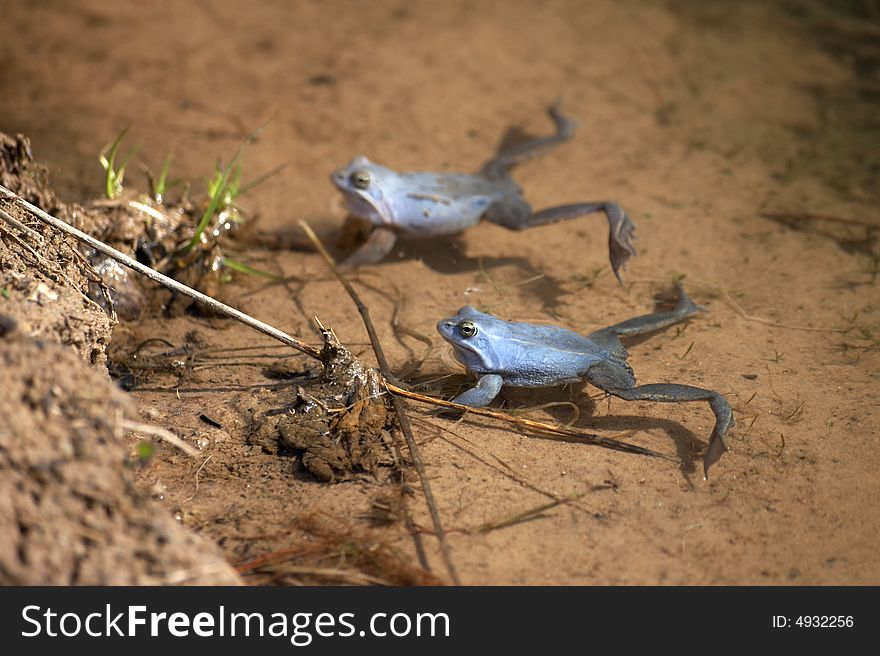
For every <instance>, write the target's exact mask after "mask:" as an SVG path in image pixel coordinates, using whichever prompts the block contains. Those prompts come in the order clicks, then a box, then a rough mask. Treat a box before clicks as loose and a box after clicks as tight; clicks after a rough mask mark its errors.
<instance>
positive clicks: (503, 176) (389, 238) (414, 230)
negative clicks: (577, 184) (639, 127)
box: [330, 105, 636, 280]
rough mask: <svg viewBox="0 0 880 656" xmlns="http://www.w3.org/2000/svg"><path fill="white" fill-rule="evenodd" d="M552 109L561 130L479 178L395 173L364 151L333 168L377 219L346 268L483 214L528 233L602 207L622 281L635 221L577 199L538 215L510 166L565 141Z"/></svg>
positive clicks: (359, 206)
mask: <svg viewBox="0 0 880 656" xmlns="http://www.w3.org/2000/svg"><path fill="white" fill-rule="evenodd" d="M548 111H549V114H550V117H551V118H552V119H553V121H554V123H555V124H556V134H554V135H550V136H546V137H538V138H535V139H531V140H528V141H526V142H524V143H520V144H518V145H516V146H513V147H510V148H506V149H502V150H501V151H500V152H499V153H498V154H497V155H496V156H495V157H494V158H492V159H491V160H489V161H488V162H486V163H485V164H484V165H483V167H482V169H481V170H480V171H479V173H477V174H475V175H469V174H464V173H433V172H412V173H397V172H396V171H393V170H392V169H389V168H387V167H385V166H381V165H379V164H376V163H374V162H371V161H370V160H369V159H367V158H366V157H363V156H359V157H355V158H354V159H353V160H352V161H351V162H349V163H348V165H346V166H345V167H343V168H341V169H339V170H337V171H334V172H333V174H332V175H331V178H330V179H331V180H332V181H333V184H335V185H336V187H337V188H338V189H339V191H341V192H342V194H343V196H344V198H345V203H346V206H347V208H348V210H349V212H351V213H352V214H353V215H354V216H355V217H357V218H358V219H361V220H363V221H367V222H369V223H371V224H372V231H371V232H370V234H369V237H368V238H367V241H366V242H365V243H364V244H363V245H362V246H361V247H360V248H358V249H357V250H356V251H355V252H354V253H352V254H351V255H350V256H349V257H348V258H347V259H346V260H345V261H344V262H343V263H342V265H343V266H344V267H355V266H359V265H362V264H372V263H375V262H379V261H380V260H382V258H384V257H385V256H386V255H387V254H388V253H389V252H390V251H391V249H392V248H393V247H394V244H395V242H396V240H397V237H398V235H405V236H408V237H436V236H440V235H450V234H455V233H458V232H461V231H463V230H465V229H467V228H469V227H471V226H474V225H476V224H477V223H479V222H480V220H482V219H486V220H487V221H490V222H492V223H496V224H498V225H501V226H504V227H505V228H509V229H510V230H525V229H526V228H532V227H535V226H540V225H546V224H548V223H556V222H557V221H563V220H566V219H573V218H576V217H578V216H582V215H585V214H592V213H594V212H604V213H605V215H606V217H607V218H608V223H609V226H610V232H609V236H608V248H609V255H610V259H611V267H612V269H613V270H614V274H615V275H616V276H617V279H618V280H620V270H621V269H622V268H623V267H624V266H625V265H626V262H627V260H629V258H630V257H631V256H633V255H635V254H636V251H635V248H633V244H632V240H633V231H634V230H635V224H634V223H633V222H632V220H631V219H630V218H629V216H627V214H626V213H625V212H624V211H623V210H622V209H621V208H620V206H619V205H618V204H617V203H614V202H611V201H598V202H589V203H573V204H568V205H559V206H556V207H550V208H548V209H545V210H541V211H539V212H534V211H533V210H532V208H531V206H530V205H529V204H528V203H527V202H526V201H525V199H524V198H523V196H522V190H521V189H520V188H519V186H517V184H516V182H514V180H513V178H512V177H511V176H510V170H511V169H512V168H513V167H514V166H516V165H517V164H519V163H521V162H523V161H524V160H527V159H530V158H532V157H534V156H535V155H537V154H538V153H540V152H542V151H545V150H547V149H548V148H551V147H553V146H556V145H558V144H560V143H562V142H564V141H567V140H568V139H570V138H571V136H572V135H573V134H574V128H575V126H574V123H573V122H572V121H571V120H570V119H569V118H567V117H566V116H564V115H563V114H562V112H561V111H560V110H559V107H558V106H556V105H554V106H553V107H551V108H550V109H549V110H548Z"/></svg>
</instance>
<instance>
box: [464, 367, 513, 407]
mask: <svg viewBox="0 0 880 656" xmlns="http://www.w3.org/2000/svg"><path fill="white" fill-rule="evenodd" d="M503 386H504V379H503V378H502V377H501V376H499V375H498V374H486V375H485V376H482V377H481V378H480V379H479V380H478V381H477V384H476V386H474V387H472V388H471V389H469V390H467V391H466V392H462V393H461V394H459V395H458V396H456V397H455V398H454V399H452V402H453V403H459V404H461V405H469V406H471V407H472V408H482V407H484V406H487V405H489V404H490V403H491V402H492V400H493V399H494V398H495V397H496V396H498V392H500V391H501V388H502V387H503Z"/></svg>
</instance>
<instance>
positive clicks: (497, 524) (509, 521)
mask: <svg viewBox="0 0 880 656" xmlns="http://www.w3.org/2000/svg"><path fill="white" fill-rule="evenodd" d="M585 494H586V492H580V493H577V494H570V495H568V496H567V497H563V498H561V499H556V500H554V501H551V502H549V503H544V504H541V505H540V506H536V507H535V508H531V509H529V510H524V511H522V512H518V513H516V514H514V515H510V516H508V517H505V518H504V519H499V520H495V521H492V522H486V523H485V524H481V525H480V526H477V527H476V528H472V529H469V530H468V531H467V532H468V533H488V532H489V531H494V530H496V529H499V528H507V527H508V526H513V525H514V524H520V523H522V522H525V521H527V520H529V519H533V518H535V517H537V516H538V515H540V514H541V513H543V512H546V511H548V510H552V509H553V508H556V507H557V506H561V505H562V504H563V503H566V502H568V501H577V500H578V499H580V498H581V497H583V496H584V495H585Z"/></svg>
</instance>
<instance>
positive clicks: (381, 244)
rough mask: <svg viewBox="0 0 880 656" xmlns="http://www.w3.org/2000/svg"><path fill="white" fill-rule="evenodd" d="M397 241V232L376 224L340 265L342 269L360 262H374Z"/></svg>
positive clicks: (380, 258)
mask: <svg viewBox="0 0 880 656" xmlns="http://www.w3.org/2000/svg"><path fill="white" fill-rule="evenodd" d="M396 242H397V233H395V232H394V231H393V230H389V229H388V228H383V227H381V226H376V227H374V228H373V230H372V231H371V232H370V234H369V236H368V237H367V241H365V242H364V243H363V244H361V245H360V247H358V249H357V250H356V251H355V252H354V253H352V254H351V255H349V256H348V257H347V258H346V259H345V261H343V262H342V263H341V264H340V266H341V267H342V268H344V269H353V268H354V267H358V266H360V265H362V264H376V263H377V262H381V261H382V259H384V257H385V256H386V255H388V253H390V252H391V249H392V248H394V244H395V243H396Z"/></svg>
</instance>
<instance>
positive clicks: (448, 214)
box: [386, 171, 505, 236]
mask: <svg viewBox="0 0 880 656" xmlns="http://www.w3.org/2000/svg"><path fill="white" fill-rule="evenodd" d="M386 194H387V196H388V198H389V201H390V203H391V205H392V207H393V212H394V219H395V220H394V223H395V226H394V227H395V228H396V229H398V230H399V231H401V232H403V233H410V234H413V235H414V236H418V235H424V236H429V235H446V234H455V233H458V232H461V231H462V230H464V229H466V228H469V227H471V226H473V225H476V224H477V223H479V221H480V219H481V218H482V216H483V215H484V214H485V213H486V211H487V210H488V209H489V208H490V207H491V206H492V205H493V204H494V203H496V202H498V201H499V200H500V199H502V198H503V197H504V195H505V187H504V185H501V184H498V183H495V182H493V181H491V180H486V179H484V178H482V177H479V176H473V175H467V174H464V173H432V172H427V171H417V172H412V173H401V174H399V175H398V177H397V180H396V181H395V187H394V189H388V190H386Z"/></svg>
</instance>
